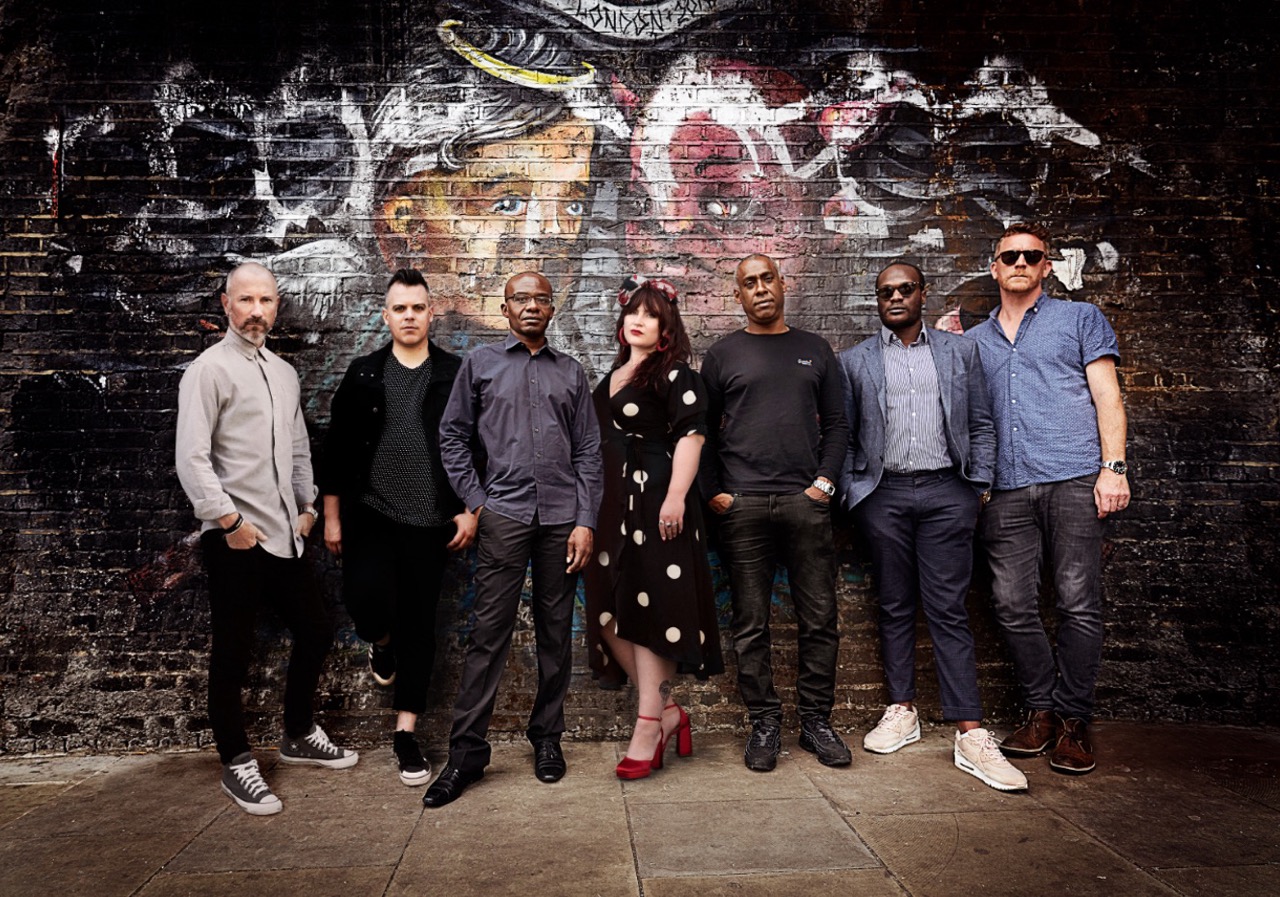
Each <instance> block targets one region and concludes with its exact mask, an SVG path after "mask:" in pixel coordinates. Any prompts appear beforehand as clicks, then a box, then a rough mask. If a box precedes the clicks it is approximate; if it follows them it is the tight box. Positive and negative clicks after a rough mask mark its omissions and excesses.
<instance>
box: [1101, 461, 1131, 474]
mask: <svg viewBox="0 0 1280 897" xmlns="http://www.w3.org/2000/svg"><path fill="white" fill-rule="evenodd" d="M1102 466H1103V467H1105V468H1107V470H1110V471H1111V472H1112V473H1115V474H1118V475H1119V476H1124V475H1125V474H1126V473H1128V472H1129V465H1128V464H1125V463H1124V462H1123V461H1108V462H1107V463H1106V464H1104V465H1102Z"/></svg>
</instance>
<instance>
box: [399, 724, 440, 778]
mask: <svg viewBox="0 0 1280 897" xmlns="http://www.w3.org/2000/svg"><path fill="white" fill-rule="evenodd" d="M392 750H394V751H395V753H396V760H397V761H398V762H399V764H400V781H401V782H402V783H404V784H405V785H408V786H409V787H410V788H412V787H414V786H416V785H425V784H427V780H428V779H430V778H431V764H430V763H428V762H427V758H426V757H423V756H422V750H421V749H420V748H419V747H418V739H416V738H414V737H413V733H412V732H404V731H397V732H396V734H395V741H394V743H393V745H392Z"/></svg>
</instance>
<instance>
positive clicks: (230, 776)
mask: <svg viewBox="0 0 1280 897" xmlns="http://www.w3.org/2000/svg"><path fill="white" fill-rule="evenodd" d="M222 790H223V792H224V793H225V794H226V795H227V797H229V798H231V799H232V800H233V801H235V802H236V803H237V804H239V805H240V809H242V810H244V811H245V812H246V813H248V814H249V815H250V816H271V815H273V814H275V813H279V812H280V810H281V809H283V804H281V803H280V798H278V797H276V796H275V795H274V794H272V793H271V789H270V788H268V787H267V783H266V782H264V781H263V780H262V773H261V772H260V771H259V770H258V761H257V760H255V759H253V755H252V754H250V753H248V752H247V751H246V752H245V753H243V754H240V755H238V756H236V757H235V758H234V759H233V760H232V761H231V762H230V763H228V764H227V765H226V766H224V767H222Z"/></svg>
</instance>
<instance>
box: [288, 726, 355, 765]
mask: <svg viewBox="0 0 1280 897" xmlns="http://www.w3.org/2000/svg"><path fill="white" fill-rule="evenodd" d="M359 759H360V755H359V754H357V753H356V752H355V751H351V750H347V749H346V748H340V747H338V746H337V745H336V744H334V743H333V742H332V741H330V740H329V736H328V735H326V734H325V732H324V729H321V728H320V727H319V726H317V725H315V724H312V726H311V731H310V732H308V733H307V734H306V735H303V736H301V737H299V738H290V737H289V736H288V734H287V733H286V734H285V735H284V736H283V737H281V739H280V762H281V763H301V764H303V765H306V766H323V767H326V768H327V769H347V768H348V767H351V766H355V765H356V761H358V760H359Z"/></svg>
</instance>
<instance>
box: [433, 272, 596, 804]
mask: <svg viewBox="0 0 1280 897" xmlns="http://www.w3.org/2000/svg"><path fill="white" fill-rule="evenodd" d="M552 295H553V294H552V287H551V283H550V281H548V280H547V279H546V278H545V277H543V276H542V275H541V274H538V273H536V272H526V273H523V274H517V275H515V276H514V277H512V278H511V279H510V280H508V281H507V285H506V288H505V290H504V292H503V304H502V308H501V311H502V314H503V315H504V316H505V317H506V319H507V323H508V325H509V326H510V328H511V332H510V334H508V336H507V338H506V339H505V340H504V341H503V342H501V343H498V344H496V345H489V346H482V347H481V348H479V349H475V350H474V351H472V352H471V354H470V355H468V356H467V357H466V358H465V359H464V360H463V362H462V367H461V369H460V370H459V371H458V376H457V379H456V380H455V381H454V386H453V392H452V393H451V394H450V396H449V404H448V405H447V406H446V407H445V413H444V417H443V419H442V420H441V423H440V455H441V457H442V459H443V460H444V467H445V471H446V472H447V474H448V476H449V482H450V484H452V486H453V489H454V491H455V492H456V493H457V494H458V496H459V497H460V498H461V499H462V501H463V502H464V503H465V504H466V507H467V509H468V510H469V511H471V512H473V513H476V514H478V515H479V521H478V532H477V537H476V538H477V543H478V549H477V550H478V555H477V563H476V578H475V585H476V597H475V627H474V629H473V630H472V633H471V638H470V643H469V644H468V646H467V654H466V659H465V660H464V662H463V667H462V681H461V683H460V684H459V688H458V699H457V702H456V703H455V705H454V711H453V729H452V731H451V733H450V735H449V763H448V765H447V766H446V767H445V768H444V771H442V772H441V773H440V776H439V777H438V778H437V779H436V781H435V782H434V783H432V785H431V787H430V788H428V789H427V793H426V795H425V796H424V797H423V799H422V802H423V804H424V805H425V806H428V807H442V806H444V805H445V804H448V803H451V802H452V801H454V800H456V799H457V798H458V797H459V796H460V795H461V794H462V792H463V791H464V790H465V789H466V788H467V787H468V786H469V785H471V784H472V783H474V782H476V781H478V780H479V779H481V778H482V777H483V776H484V768H485V767H486V766H487V765H488V764H489V759H490V748H489V742H488V741H487V739H486V736H487V735H488V731H489V720H490V718H491V717H492V716H493V705H494V700H495V698H496V697H497V693H498V680H499V678H500V677H501V675H502V670H503V667H505V666H506V661H507V653H508V651H509V650H510V647H511V634H512V631H513V629H514V627H515V620H516V612H517V610H518V608H519V605H520V593H521V590H522V588H523V586H524V578H525V570H526V569H527V568H528V566H529V564H530V562H532V564H533V595H532V603H533V624H534V632H535V635H536V638H537V649H538V693H537V696H536V697H535V698H534V702H533V710H532V712H531V714H530V716H529V728H528V730H527V732H526V734H527V736H528V738H529V741H530V742H531V743H532V744H533V749H534V773H535V775H536V776H537V777H538V779H539V780H540V781H543V782H555V781H558V780H559V779H560V778H561V777H562V776H563V775H564V773H565V761H564V754H563V753H562V752H561V750H560V735H561V733H563V732H564V698H565V693H566V692H567V690H568V687H569V674H570V672H571V670H572V664H571V660H570V647H571V644H572V641H571V625H572V622H573V595H574V592H575V591H576V590H577V582H578V571H580V570H581V569H582V568H583V567H584V566H585V565H586V563H587V560H588V559H589V558H590V557H591V546H592V533H593V530H594V529H595V525H596V513H597V511H598V510H599V507H600V499H601V496H602V494H603V489H604V471H603V462H602V460H601V457H600V428H599V425H598V424H597V423H596V416H595V410H594V408H593V405H592V401H591V387H590V384H589V383H588V382H587V376H586V373H585V372H584V371H583V370H582V366H581V365H580V364H578V362H577V361H575V360H574V359H572V358H570V357H569V356H567V355H564V354H562V353H561V352H558V351H555V350H554V349H552V348H551V346H549V345H548V344H547V338H546V331H547V324H548V323H549V322H550V321H551V316H552V315H553V314H554V313H555V309H554V308H553V306H552V304H551V300H552Z"/></svg>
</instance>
